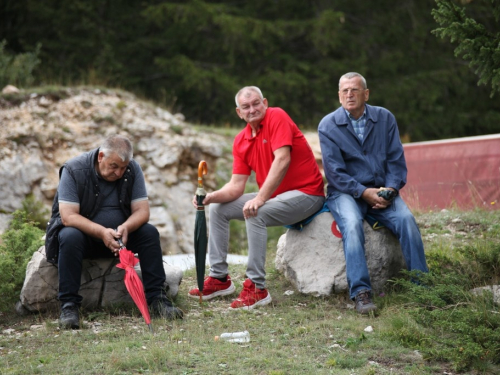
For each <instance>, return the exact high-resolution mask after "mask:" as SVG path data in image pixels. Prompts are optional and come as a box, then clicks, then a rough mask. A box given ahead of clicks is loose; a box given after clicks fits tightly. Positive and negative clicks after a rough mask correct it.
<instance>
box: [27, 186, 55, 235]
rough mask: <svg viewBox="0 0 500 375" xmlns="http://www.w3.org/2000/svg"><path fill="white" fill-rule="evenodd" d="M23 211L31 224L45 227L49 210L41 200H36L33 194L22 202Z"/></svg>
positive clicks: (48, 217) (43, 228)
mask: <svg viewBox="0 0 500 375" xmlns="http://www.w3.org/2000/svg"><path fill="white" fill-rule="evenodd" d="M22 205H23V211H24V212H26V215H28V218H29V220H30V221H32V222H33V224H34V225H35V226H36V227H38V228H40V229H42V230H45V229H46V228H47V222H48V221H49V219H50V210H48V209H47V208H46V207H45V206H44V205H43V203H42V202H40V201H37V200H36V198H35V196H34V195H33V194H30V195H28V196H27V197H26V199H25V200H24V201H23V202H22Z"/></svg>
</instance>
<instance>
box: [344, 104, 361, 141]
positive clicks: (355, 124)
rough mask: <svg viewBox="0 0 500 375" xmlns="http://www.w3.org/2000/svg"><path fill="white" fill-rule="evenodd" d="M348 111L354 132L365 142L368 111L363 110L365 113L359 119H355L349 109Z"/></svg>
mask: <svg viewBox="0 0 500 375" xmlns="http://www.w3.org/2000/svg"><path fill="white" fill-rule="evenodd" d="M346 112H347V116H349V120H351V124H352V127H353V128H354V132H355V133H356V134H357V136H358V138H359V140H360V141H361V142H363V134H364V133H365V124H366V111H365V112H363V115H362V116H361V117H360V118H358V119H357V120H355V119H354V118H353V117H352V116H351V114H350V113H349V112H348V111H346Z"/></svg>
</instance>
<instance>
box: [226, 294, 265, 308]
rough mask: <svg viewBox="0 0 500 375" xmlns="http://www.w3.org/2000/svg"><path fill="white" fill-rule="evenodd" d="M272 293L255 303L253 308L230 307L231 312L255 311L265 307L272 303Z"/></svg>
mask: <svg viewBox="0 0 500 375" xmlns="http://www.w3.org/2000/svg"><path fill="white" fill-rule="evenodd" d="M272 300H273V299H272V298H271V293H269V292H267V297H266V298H264V299H261V300H260V301H257V302H255V303H254V304H253V305H252V306H241V307H236V308H234V307H229V310H253V309H255V308H256V307H259V306H265V305H268V304H270V303H271V302H272Z"/></svg>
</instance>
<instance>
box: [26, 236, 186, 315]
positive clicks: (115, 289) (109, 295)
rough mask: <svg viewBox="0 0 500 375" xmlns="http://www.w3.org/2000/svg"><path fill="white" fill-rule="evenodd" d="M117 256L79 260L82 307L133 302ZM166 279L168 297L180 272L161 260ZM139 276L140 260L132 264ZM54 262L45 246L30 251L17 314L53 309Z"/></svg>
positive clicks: (176, 288)
mask: <svg viewBox="0 0 500 375" xmlns="http://www.w3.org/2000/svg"><path fill="white" fill-rule="evenodd" d="M118 262H119V260H118V258H102V259H85V260H84V261H83V269H82V277H81V287H80V294H81V296H82V297H83V302H82V307H83V308H86V309H95V308H98V307H106V306H111V305H113V304H118V303H134V302H133V300H132V298H131V297H130V295H129V293H128V291H127V288H126V287H125V284H124V282H123V276H124V274H125V271H124V270H123V269H120V268H117V267H116V265H117V264H118ZM163 267H164V269H165V274H166V277H167V279H166V281H165V290H166V292H167V295H168V296H169V297H171V298H174V297H175V296H177V293H178V291H179V285H180V283H181V281H182V276H183V272H182V270H181V269H180V268H179V267H173V266H170V265H168V264H167V263H165V262H163ZM135 270H136V271H137V274H138V275H139V276H141V269H140V263H138V264H137V266H136V267H135ZM57 292H58V271H57V266H55V265H54V264H52V263H49V262H47V260H46V258H45V246H42V247H40V248H39V249H38V251H36V252H35V253H34V254H33V257H32V258H31V260H30V262H29V263H28V266H27V268H26V278H25V280H24V285H23V288H22V290H21V296H20V300H19V302H18V303H17V305H16V311H17V312H18V313H19V314H24V313H27V312H31V313H34V312H45V311H57V310H58V309H59V301H57Z"/></svg>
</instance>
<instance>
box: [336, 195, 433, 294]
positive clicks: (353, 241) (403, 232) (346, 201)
mask: <svg viewBox="0 0 500 375" xmlns="http://www.w3.org/2000/svg"><path fill="white" fill-rule="evenodd" d="M327 204H328V208H329V209H330V211H331V213H332V215H333V217H334V218H335V221H336V222H337V225H338V227H339V230H340V232H341V233H342V241H343V243H344V255H345V263H346V275H347V283H348V285H349V295H350V297H351V299H354V298H355V297H356V294H357V293H358V292H360V291H361V290H371V283H370V275H369V272H368V266H367V265H366V258H365V233H364V231H363V220H364V217H365V216H366V215H367V214H368V215H370V216H373V217H374V218H375V219H376V220H378V221H379V222H380V223H381V224H383V225H384V226H385V227H386V228H388V229H389V230H391V231H392V232H393V233H394V234H395V235H396V237H397V238H398V240H399V242H400V244H401V250H402V252H403V257H404V259H405V261H406V267H407V268H408V270H409V271H412V270H419V271H422V272H428V268H427V263H426V261H425V254H424V244H423V242H422V237H421V235H420V230H419V229H418V225H417V222H416V221H415V218H414V217H413V215H412V213H411V212H410V210H409V209H408V207H407V206H406V203H405V202H404V201H403V199H401V197H400V196H397V197H396V198H395V199H394V200H393V201H392V203H391V205H390V206H388V207H387V208H385V209H382V210H380V209H377V210H375V209H372V208H371V207H370V206H369V205H368V204H367V203H366V202H365V201H364V200H363V199H361V198H360V199H354V198H353V197H352V196H351V195H348V194H342V193H336V194H335V195H331V196H328V197H327Z"/></svg>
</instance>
